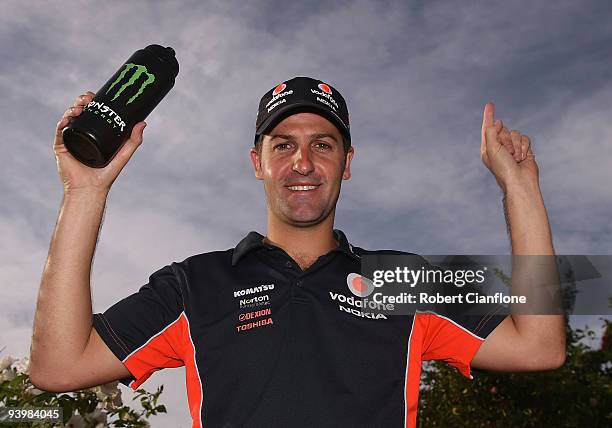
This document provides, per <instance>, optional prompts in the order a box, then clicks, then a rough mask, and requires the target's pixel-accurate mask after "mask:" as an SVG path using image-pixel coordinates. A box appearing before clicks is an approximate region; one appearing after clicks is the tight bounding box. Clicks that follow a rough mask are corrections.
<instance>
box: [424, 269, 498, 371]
mask: <svg viewBox="0 0 612 428" xmlns="http://www.w3.org/2000/svg"><path fill="white" fill-rule="evenodd" d="M433 268H434V269H440V268H439V267H438V266H433ZM453 288H454V287H452V288H449V286H448V285H440V284H438V285H437V286H436V291H437V292H439V293H441V294H445V293H448V292H449V290H452V289H453ZM469 290H470V287H466V289H465V290H463V292H464V293H465V292H467V291H469ZM472 291H473V290H472ZM426 316H427V318H428V319H427V331H426V334H425V335H424V338H423V340H424V343H423V356H422V359H423V360H442V361H445V362H446V363H448V364H450V365H452V366H454V367H456V368H457V369H458V370H459V372H461V374H463V375H464V376H466V377H468V378H470V379H472V378H473V376H472V370H471V367H470V364H471V362H472V359H473V358H474V355H476V352H477V351H478V349H479V348H480V346H481V345H482V343H483V342H484V341H485V339H486V338H487V336H488V335H489V334H490V333H491V332H492V331H493V330H495V328H496V327H497V326H498V325H499V324H500V323H501V322H502V321H503V320H504V319H505V318H506V317H507V316H508V315H507V309H504V308H503V307H502V306H501V305H497V304H488V305H483V304H467V303H464V304H440V305H435V306H434V307H433V308H431V310H428V311H427V314H426Z"/></svg>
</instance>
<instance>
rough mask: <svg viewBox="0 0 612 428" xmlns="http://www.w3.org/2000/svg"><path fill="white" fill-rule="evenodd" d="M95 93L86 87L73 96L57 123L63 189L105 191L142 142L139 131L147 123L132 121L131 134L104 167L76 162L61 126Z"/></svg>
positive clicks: (55, 145) (57, 156) (56, 146)
mask: <svg viewBox="0 0 612 428" xmlns="http://www.w3.org/2000/svg"><path fill="white" fill-rule="evenodd" d="M94 96H95V94H94V93H93V92H91V91H88V92H86V93H84V94H82V95H80V96H78V97H77V98H76V100H75V101H74V104H72V106H71V107H69V108H68V109H67V110H66V111H65V112H64V115H63V116H62V119H61V120H60V121H59V122H58V123H57V127H56V129H55V140H54V142H53V151H54V153H55V159H56V162H57V169H58V172H59V175H60V178H61V180H62V184H63V186H64V193H69V192H76V191H79V192H80V191H87V192H89V191H92V192H103V193H104V192H105V193H108V191H109V190H110V187H111V186H112V184H113V182H114V181H115V179H116V178H117V176H118V175H119V173H120V172H121V170H122V169H123V167H124V166H125V165H126V164H127V162H128V161H129V160H130V158H131V157H132V155H133V154H134V152H135V151H136V149H137V148H138V147H139V146H140V144H141V143H142V132H143V130H144V128H145V126H146V125H147V124H146V123H145V122H139V123H137V124H136V125H134V128H133V129H132V133H131V135H130V138H129V139H128V140H127V141H126V142H125V144H124V145H123V146H122V147H121V149H120V150H119V152H118V153H117V154H116V155H115V157H114V158H113V160H112V161H111V162H110V163H109V164H108V165H106V166H105V167H104V168H91V167H89V166H87V165H84V164H82V163H81V162H79V161H78V160H77V159H76V158H74V156H72V154H70V152H69V151H68V149H67V148H66V146H64V141H63V139H62V130H63V129H64V128H65V127H66V126H67V125H68V124H69V123H70V121H71V120H72V119H73V118H74V117H76V116H78V115H80V114H81V113H82V112H83V108H84V107H85V106H86V105H87V104H88V103H89V102H90V101H91V100H92V99H93V97H94Z"/></svg>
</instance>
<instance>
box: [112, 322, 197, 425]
mask: <svg viewBox="0 0 612 428" xmlns="http://www.w3.org/2000/svg"><path fill="white" fill-rule="evenodd" d="M123 364H124V365H125V366H126V367H127V369H128V370H129V371H130V373H132V375H133V376H134V378H135V380H134V381H133V382H132V383H130V387H131V388H132V389H134V390H136V389H137V388H138V387H139V386H140V385H141V384H142V383H143V382H144V381H146V380H147V379H148V378H149V377H150V376H151V375H152V374H153V373H154V372H156V371H157V370H159V369H161V368H174V367H181V366H183V365H184V366H185V382H186V386H187V400H188V402H189V413H190V414H191V418H192V420H193V427H200V426H201V417H200V414H201V408H202V383H201V381H200V377H199V373H198V368H197V366H196V363H195V348H194V346H193V343H192V341H191V336H190V331H189V321H188V320H187V316H186V315H185V313H184V312H183V313H181V315H180V316H179V317H178V318H177V319H176V320H175V321H174V322H172V323H171V324H169V325H168V326H167V327H166V328H164V329H163V330H162V331H161V332H159V333H158V334H157V335H155V336H153V337H152V338H151V339H149V341H148V342H146V343H145V344H144V345H143V346H141V347H140V348H138V349H137V350H136V351H134V352H132V353H131V354H130V355H128V356H127V357H126V359H125V360H123Z"/></svg>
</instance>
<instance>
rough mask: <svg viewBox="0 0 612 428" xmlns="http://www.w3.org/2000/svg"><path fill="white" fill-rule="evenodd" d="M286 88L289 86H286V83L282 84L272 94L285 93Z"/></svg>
mask: <svg viewBox="0 0 612 428" xmlns="http://www.w3.org/2000/svg"><path fill="white" fill-rule="evenodd" d="M286 87H287V85H285V84H284V83H280V84H279V85H278V86H277V87H276V88H274V90H273V91H272V94H273V95H278V94H280V93H281V92H283V91H284V90H285V88H286Z"/></svg>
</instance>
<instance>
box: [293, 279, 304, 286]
mask: <svg viewBox="0 0 612 428" xmlns="http://www.w3.org/2000/svg"><path fill="white" fill-rule="evenodd" d="M303 283H304V282H303V281H302V280H301V279H298V280H297V281H295V285H297V286H298V287H301V286H302V284H303Z"/></svg>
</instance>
